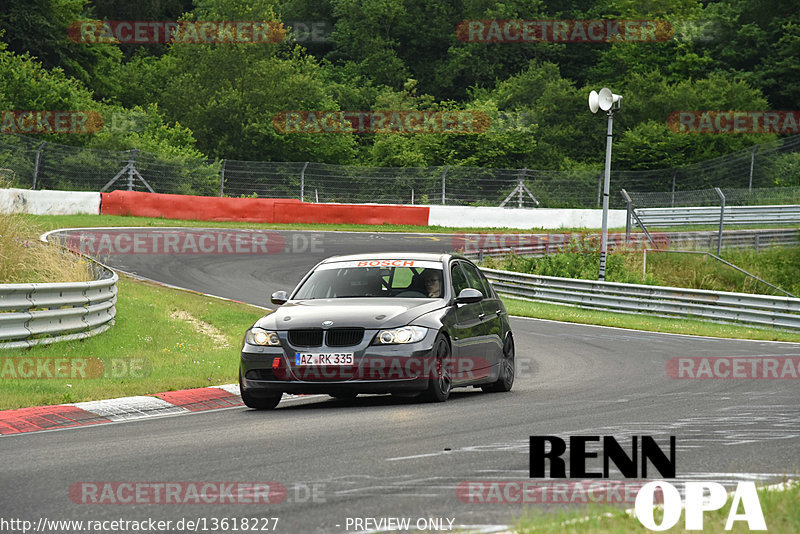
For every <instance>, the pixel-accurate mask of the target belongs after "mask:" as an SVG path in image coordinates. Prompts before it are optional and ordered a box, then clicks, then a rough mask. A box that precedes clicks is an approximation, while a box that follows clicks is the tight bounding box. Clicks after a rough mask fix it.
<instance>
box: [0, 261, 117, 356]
mask: <svg viewBox="0 0 800 534" xmlns="http://www.w3.org/2000/svg"><path fill="white" fill-rule="evenodd" d="M97 268H98V269H99V272H98V275H99V276H98V279H97V280H93V281H91V282H70V283H46V284H45V283H42V284H0V349H6V348H25V347H31V346H33V345H39V344H48V343H55V342H57V341H67V340H71V339H81V338H86V337H90V336H94V335H97V334H99V333H101V332H104V331H106V330H108V329H109V328H110V327H111V325H112V324H113V320H114V317H115V316H116V314H117V309H116V306H115V305H116V302H117V281H118V280H119V275H118V274H117V273H115V272H113V271H111V270H109V269H107V268H106V267H102V266H98V267H97Z"/></svg>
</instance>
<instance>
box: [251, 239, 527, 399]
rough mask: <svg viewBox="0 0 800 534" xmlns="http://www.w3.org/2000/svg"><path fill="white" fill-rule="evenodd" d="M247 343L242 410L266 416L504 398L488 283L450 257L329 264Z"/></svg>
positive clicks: (499, 337) (500, 336) (510, 374)
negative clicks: (322, 397) (321, 407)
mask: <svg viewBox="0 0 800 534" xmlns="http://www.w3.org/2000/svg"><path fill="white" fill-rule="evenodd" d="M271 301H272V303H273V304H275V305H277V306H279V307H278V309H277V310H276V311H275V312H273V313H270V314H269V315H266V316H264V317H262V318H261V319H259V320H258V321H257V322H256V323H255V324H254V325H253V326H252V327H251V328H250V329H249V330H248V331H247V333H246V335H245V339H244V345H243V347H242V355H241V364H240V367H239V386H240V389H241V394H242V400H243V401H244V403H245V405H247V406H249V407H250V408H255V409H272V408H275V407H276V406H277V405H278V403H279V402H280V399H281V396H282V395H283V393H295V394H303V393H324V394H328V395H331V396H333V397H337V398H353V397H355V396H356V395H358V394H359V393H376V394H381V393H391V394H394V395H399V396H406V397H408V396H414V397H419V398H420V399H422V400H427V401H431V402H444V401H446V400H447V398H448V397H449V396H450V391H451V390H452V388H455V387H480V388H482V389H483V390H484V391H492V392H505V391H510V390H511V387H512V385H513V383H514V338H513V335H512V333H511V328H510V326H509V323H508V312H507V311H506V308H505V306H504V305H503V302H502V301H501V300H500V298H499V297H498V296H497V294H496V293H495V291H494V289H493V288H492V286H491V285H490V284H489V281H488V280H487V279H486V277H485V276H484V275H483V273H481V272H480V270H479V269H478V268H477V267H476V266H475V265H474V264H473V263H472V262H470V261H469V260H468V259H466V258H464V257H461V256H459V255H456V254H423V253H417V254H414V253H411V254H410V253H396V252H395V253H382V254H380V253H370V254H358V255H349V256H336V257H332V258H328V259H326V260H324V261H322V262H320V263H319V264H317V265H316V266H315V267H314V268H313V269H311V271H309V272H308V273H307V274H306V275H305V276H304V277H303V279H302V280H301V281H300V283H299V284H298V285H297V287H296V288H295V289H294V291H293V292H292V293H291V295H289V294H287V293H286V292H285V291H278V292H276V293H273V294H272V298H271Z"/></svg>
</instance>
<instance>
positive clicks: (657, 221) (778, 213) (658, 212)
mask: <svg viewBox="0 0 800 534" xmlns="http://www.w3.org/2000/svg"><path fill="white" fill-rule="evenodd" d="M634 211H636V214H637V215H638V216H639V219H640V220H641V221H642V223H644V225H645V226H647V227H648V228H651V227H664V226H683V225H689V224H719V215H720V208H719V207H718V206H712V207H699V208H636V209H635V210H634ZM724 222H725V224H726V225H728V224H773V225H774V224H797V223H800V206H794V205H787V206H726V207H725V216H724Z"/></svg>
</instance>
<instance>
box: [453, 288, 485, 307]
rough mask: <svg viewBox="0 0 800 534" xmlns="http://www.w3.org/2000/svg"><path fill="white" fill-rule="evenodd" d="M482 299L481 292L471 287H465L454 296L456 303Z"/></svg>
mask: <svg viewBox="0 0 800 534" xmlns="http://www.w3.org/2000/svg"><path fill="white" fill-rule="evenodd" d="M482 300H483V293H481V292H480V291H478V290H477V289H472V288H471V287H465V288H464V289H462V290H461V293H459V294H458V296H457V297H456V304H472V303H473V302H480V301H482Z"/></svg>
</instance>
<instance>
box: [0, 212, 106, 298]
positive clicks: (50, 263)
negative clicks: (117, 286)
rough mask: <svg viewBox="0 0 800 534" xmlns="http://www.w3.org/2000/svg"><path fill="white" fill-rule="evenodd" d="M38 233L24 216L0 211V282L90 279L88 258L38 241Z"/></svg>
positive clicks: (35, 227)
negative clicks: (0, 212)
mask: <svg viewBox="0 0 800 534" xmlns="http://www.w3.org/2000/svg"><path fill="white" fill-rule="evenodd" d="M39 233H40V232H38V227H37V225H36V224H35V223H34V222H33V221H32V218H31V217H30V216H28V215H21V214H0V284H20V283H33V282H43V283H46V282H87V281H89V280H92V279H93V278H92V273H91V265H90V263H89V262H88V261H86V260H85V259H83V258H79V257H77V256H75V255H74V254H72V253H70V252H66V251H64V250H62V249H61V248H60V247H58V246H56V245H50V244H45V243H42V242H41V241H39Z"/></svg>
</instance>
